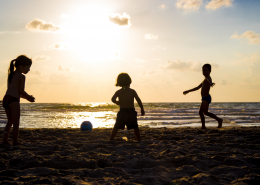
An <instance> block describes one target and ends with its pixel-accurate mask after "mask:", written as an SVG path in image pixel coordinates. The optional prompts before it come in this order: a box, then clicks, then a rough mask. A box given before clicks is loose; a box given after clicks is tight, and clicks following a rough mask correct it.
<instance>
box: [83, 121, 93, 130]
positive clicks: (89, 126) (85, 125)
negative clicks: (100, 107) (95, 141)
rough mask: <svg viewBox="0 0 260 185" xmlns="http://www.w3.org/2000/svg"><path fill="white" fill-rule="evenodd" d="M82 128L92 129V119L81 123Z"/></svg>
mask: <svg viewBox="0 0 260 185" xmlns="http://www.w3.org/2000/svg"><path fill="white" fill-rule="evenodd" d="M80 129H81V130H82V131H85V130H89V131H91V130H92V123H91V122H90V121H83V122H82V123H81V126H80Z"/></svg>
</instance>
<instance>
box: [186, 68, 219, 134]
mask: <svg viewBox="0 0 260 185" xmlns="http://www.w3.org/2000/svg"><path fill="white" fill-rule="evenodd" d="M210 72H211V65H210V64H204V65H203V67H202V73H203V75H204V76H205V79H204V80H203V81H202V83H201V84H200V85H199V86H198V87H195V88H193V89H190V90H188V91H184V92H183V94H184V95H186V94H188V93H189V92H192V91H196V90H199V89H200V88H201V96H202V99H201V100H202V102H201V105H200V110H199V115H200V119H201V123H202V127H201V128H202V129H206V126H205V117H204V114H205V115H207V116H209V117H211V118H214V119H215V120H217V122H218V128H221V127H222V122H223V119H221V118H219V117H217V116H216V115H215V114H212V113H210V112H208V109H209V104H210V103H211V96H210V94H209V90H210V87H213V86H214V85H215V83H212V80H211V77H210V76H209V75H210Z"/></svg>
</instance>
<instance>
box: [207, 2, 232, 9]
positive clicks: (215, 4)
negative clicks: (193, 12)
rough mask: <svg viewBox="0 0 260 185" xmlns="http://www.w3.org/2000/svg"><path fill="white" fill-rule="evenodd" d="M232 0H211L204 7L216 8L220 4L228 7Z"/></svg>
mask: <svg viewBox="0 0 260 185" xmlns="http://www.w3.org/2000/svg"><path fill="white" fill-rule="evenodd" d="M232 1H233V0H211V1H210V2H209V3H208V4H207V5H206V6H205V7H206V8H207V9H212V10H216V9H218V8H220V7H222V6H226V7H229V6H231V5H232Z"/></svg>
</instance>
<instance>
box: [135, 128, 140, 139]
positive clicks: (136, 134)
mask: <svg viewBox="0 0 260 185" xmlns="http://www.w3.org/2000/svg"><path fill="white" fill-rule="evenodd" d="M134 131H135V136H136V138H137V140H138V141H141V137H140V131H139V128H138V127H137V128H134Z"/></svg>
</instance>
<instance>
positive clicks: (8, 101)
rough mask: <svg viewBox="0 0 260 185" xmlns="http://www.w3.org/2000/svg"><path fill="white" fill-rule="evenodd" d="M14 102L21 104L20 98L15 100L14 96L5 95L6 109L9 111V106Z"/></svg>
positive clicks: (4, 103) (4, 104)
mask: <svg viewBox="0 0 260 185" xmlns="http://www.w3.org/2000/svg"><path fill="white" fill-rule="evenodd" d="M13 102H18V103H19V102H20V99H18V98H15V97H13V96H10V95H5V96H4V99H3V107H4V108H5V109H9V105H10V104H11V103H13Z"/></svg>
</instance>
